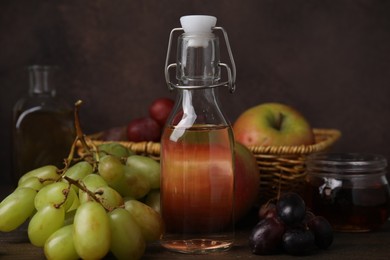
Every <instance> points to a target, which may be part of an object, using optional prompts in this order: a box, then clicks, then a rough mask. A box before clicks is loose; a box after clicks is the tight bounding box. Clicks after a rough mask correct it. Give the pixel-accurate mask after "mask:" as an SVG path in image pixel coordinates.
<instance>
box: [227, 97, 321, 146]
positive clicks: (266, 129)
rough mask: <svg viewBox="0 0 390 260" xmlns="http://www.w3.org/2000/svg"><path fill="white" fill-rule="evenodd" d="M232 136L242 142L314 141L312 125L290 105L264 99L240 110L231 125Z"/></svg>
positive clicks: (306, 142)
mask: <svg viewBox="0 0 390 260" xmlns="http://www.w3.org/2000/svg"><path fill="white" fill-rule="evenodd" d="M233 130H234V136H235V139H236V140H237V141H238V142H241V143H242V144H244V145H246V146H271V145H272V146H281V145H285V146H294V145H309V144H313V143H314V134H313V130H312V127H311V126H310V124H309V122H308V121H307V120H306V118H305V117H304V116H303V115H302V114H301V113H300V112H298V111H297V110H295V109H294V108H292V107H290V106H287V105H284V104H280V103H264V104H260V105H258V106H255V107H252V108H249V109H248V110H246V111H244V112H243V113H242V114H241V115H240V116H239V117H238V118H237V120H236V121H235V123H234V125H233Z"/></svg>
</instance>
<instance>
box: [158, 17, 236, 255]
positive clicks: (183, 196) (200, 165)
mask: <svg viewBox="0 0 390 260" xmlns="http://www.w3.org/2000/svg"><path fill="white" fill-rule="evenodd" d="M215 23H216V18H215V17H211V16H184V17H182V18H181V24H182V27H183V28H182V29H183V30H184V34H182V35H181V36H180V37H179V39H178V51H177V62H176V64H174V65H172V64H171V65H169V66H168V65H167V64H166V65H167V66H166V78H167V83H168V85H169V87H170V88H172V89H175V90H176V91H177V98H176V104H175V107H174V109H173V111H172V113H171V115H170V118H169V119H168V122H167V124H166V126H165V129H164V131H163V135H162V139H161V174H162V177H161V211H162V216H163V219H164V223H165V230H166V232H165V234H164V235H163V238H162V240H161V243H162V245H163V246H164V247H165V248H167V249H169V250H172V251H176V252H182V253H197V254H202V253H209V252H218V251H225V250H228V249H229V248H231V247H232V245H233V242H234V139H233V133H232V128H231V125H230V123H229V122H228V121H227V120H226V118H225V116H224V114H223V113H222V110H221V107H220V104H219V101H218V87H220V86H228V87H230V88H231V90H232V89H233V88H234V83H233V82H234V80H233V76H232V75H235V72H234V73H231V71H230V68H229V67H228V66H227V65H225V66H226V68H227V69H228V75H229V81H228V82H223V83H220V82H219V81H220V66H221V63H220V62H219V40H218V37H216V35H214V33H213V32H212V30H213V29H215ZM174 30H175V29H174ZM171 37H172V33H171ZM225 40H226V38H225ZM170 44H171V41H170V42H169V46H168V54H167V62H168V59H169V50H170ZM229 54H230V57H231V60H232V56H231V52H230V49H229ZM232 61H233V60H232ZM172 67H176V78H177V81H178V83H177V84H173V83H171V82H170V80H169V73H168V70H169V68H172ZM233 67H234V63H233Z"/></svg>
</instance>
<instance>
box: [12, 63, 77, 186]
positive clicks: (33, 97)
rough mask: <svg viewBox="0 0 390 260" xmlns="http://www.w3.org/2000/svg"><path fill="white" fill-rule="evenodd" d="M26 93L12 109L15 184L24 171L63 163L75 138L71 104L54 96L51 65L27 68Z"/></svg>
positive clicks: (59, 165) (13, 177)
mask: <svg viewBox="0 0 390 260" xmlns="http://www.w3.org/2000/svg"><path fill="white" fill-rule="evenodd" d="M28 70H29V79H30V87H29V93H28V96H26V97H24V98H21V99H20V100H18V102H17V103H16V104H15V106H14V109H13V164H14V165H13V174H12V176H11V177H12V179H13V182H14V183H15V184H16V183H17V181H18V179H19V178H20V176H21V175H23V174H24V173H26V172H28V171H30V170H33V169H35V168H38V167H40V166H44V165H47V164H52V165H56V166H58V167H61V166H63V162H64V159H65V158H66V157H67V156H68V153H69V151H70V149H71V145H72V143H73V141H74V138H75V134H74V132H75V131H74V124H73V112H72V107H71V106H69V105H68V104H67V103H66V102H64V101H63V100H62V99H61V98H59V97H57V96H56V89H55V86H54V70H55V68H54V67H52V66H41V65H33V66H30V67H29V68H28Z"/></svg>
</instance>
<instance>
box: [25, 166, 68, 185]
mask: <svg viewBox="0 0 390 260" xmlns="http://www.w3.org/2000/svg"><path fill="white" fill-rule="evenodd" d="M60 176H61V175H60V174H58V168H57V167H56V166H54V165H46V166H42V167H39V168H37V169H34V170H32V171H29V172H27V173H25V174H24V175H23V176H22V177H20V179H19V181H18V185H19V184H21V183H22V182H24V181H25V180H26V179H28V178H30V177H37V178H40V179H42V180H52V181H56V180H58V179H59V178H60Z"/></svg>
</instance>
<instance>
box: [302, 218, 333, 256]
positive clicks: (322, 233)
mask: <svg viewBox="0 0 390 260" xmlns="http://www.w3.org/2000/svg"><path fill="white" fill-rule="evenodd" d="M307 226H308V227H309V229H310V230H311V231H312V232H313V234H314V237H315V243H316V245H317V246H318V247H319V248H321V249H327V248H328V247H329V246H330V245H331V244H332V242H333V229H332V226H331V225H330V223H329V222H328V221H327V220H326V219H325V218H324V217H322V216H315V217H314V218H312V219H311V220H310V221H308V222H307Z"/></svg>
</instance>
